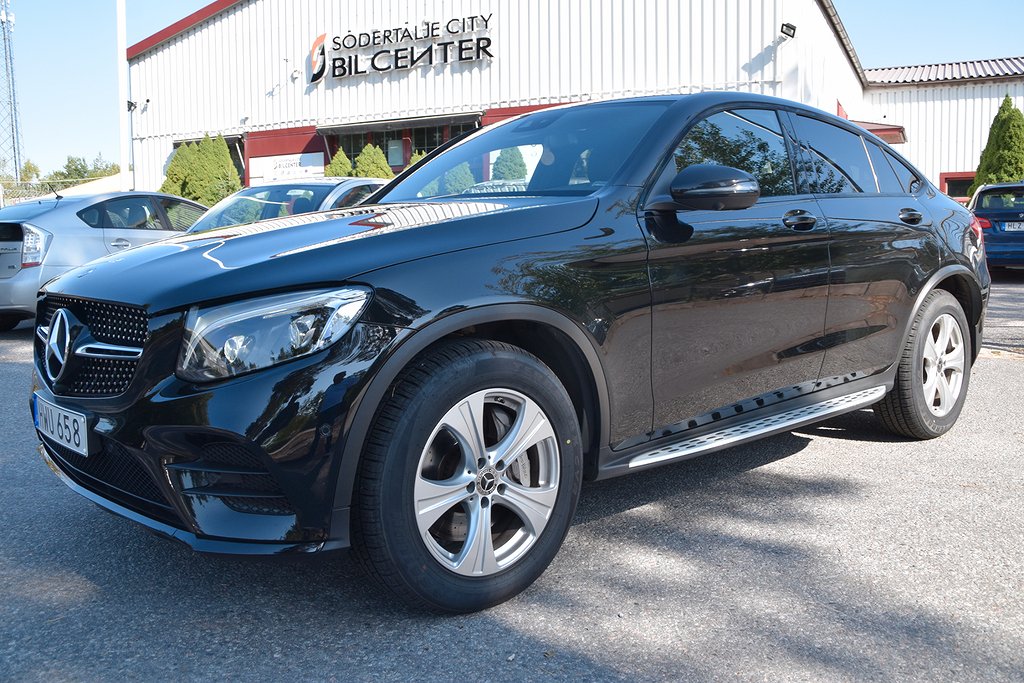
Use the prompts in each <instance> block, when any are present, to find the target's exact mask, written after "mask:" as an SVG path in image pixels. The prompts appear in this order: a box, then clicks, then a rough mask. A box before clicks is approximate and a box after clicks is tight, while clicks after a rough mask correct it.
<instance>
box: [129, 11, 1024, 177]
mask: <svg viewBox="0 0 1024 683" xmlns="http://www.w3.org/2000/svg"><path fill="white" fill-rule="evenodd" d="M789 27H792V29H793V30H790V28H789ZM783 29H785V32H784V30H783ZM788 33H793V35H788ZM128 59H129V74H130V87H131V100H132V101H133V102H134V103H135V104H136V107H135V109H134V111H133V112H132V114H131V116H132V119H131V135H132V139H133V150H132V152H133V165H134V169H135V186H136V187H137V188H139V189H152V188H156V187H158V186H159V185H160V184H161V182H162V181H163V177H164V170H165V168H166V165H167V162H168V161H169V159H170V157H171V155H172V153H173V151H174V149H175V147H176V146H177V145H180V144H182V143H183V142H187V141H190V140H196V139H199V138H201V137H202V136H203V135H206V134H210V135H217V134H221V135H224V136H225V139H226V140H227V141H228V143H229V146H230V147H231V149H232V150H233V153H234V155H235V156H236V162H237V164H238V166H239V168H240V170H241V171H242V172H243V173H244V175H245V177H246V181H247V182H248V183H254V182H256V183H258V182H261V181H263V180H269V179H272V178H281V177H297V176H303V175H320V174H322V173H323V166H324V165H325V163H326V162H327V161H328V160H329V159H330V158H331V156H333V154H335V153H336V152H337V151H338V150H339V149H341V150H344V151H345V152H346V153H347V154H348V155H349V156H350V157H352V158H354V156H355V154H357V153H358V152H359V151H360V150H361V149H362V147H363V146H364V145H365V144H368V143H372V144H375V145H378V146H380V147H381V148H382V149H383V150H384V151H385V153H386V155H387V157H388V161H389V163H390V164H391V165H392V167H393V168H394V169H395V170H398V169H400V168H402V167H403V166H405V165H406V164H407V163H408V160H409V157H410V156H411V155H412V153H413V152H415V151H420V150H423V151H429V150H430V149H433V148H434V147H437V146H438V145H440V144H442V143H443V142H444V141H445V140H447V139H449V138H451V137H453V136H455V135H457V134H459V133H460V132H462V131H464V130H466V129H469V128H474V127H477V126H479V125H487V124H489V123H493V122H496V121H500V120H502V119H504V118H507V117H509V116H513V115H516V114H519V113H522V112H525V111H530V110H533V109H538V108H542V107H545V106H551V105H555V104H562V103H566V102H581V101H587V100H599V99H608V98H615V97H629V96H638V95H653V94H663V93H686V92H695V91H699V90H739V91H747V92H756V93H762V94H767V95H775V96H779V97H784V98H788V99H793V100H797V101H800V102H804V103H807V104H810V105H813V106H816V107H819V108H821V109H824V110H826V111H829V112H831V113H839V114H840V115H845V116H847V117H848V118H851V119H853V120H855V121H858V122H864V124H865V125H866V126H867V127H868V128H869V129H871V130H873V131H874V132H876V133H878V134H879V135H881V136H882V137H883V138H884V139H886V140H888V141H890V142H894V143H903V141H904V140H905V143H904V147H903V150H902V151H903V152H904V153H905V154H906V155H907V156H908V158H909V159H910V160H911V161H913V162H915V163H917V164H918V165H920V166H921V168H922V170H923V171H924V172H925V173H926V174H928V175H929V177H931V178H932V179H933V180H934V181H936V182H939V181H940V176H941V175H942V174H943V173H946V172H955V173H963V172H964V171H973V168H974V167H975V166H976V165H977V158H978V155H979V154H980V151H981V146H983V145H984V137H985V136H986V135H987V132H988V124H989V122H991V118H992V116H993V115H994V113H995V109H996V108H998V106H999V101H1000V100H1001V99H1002V96H1003V94H1005V93H1003V92H1001V88H1004V86H1005V87H1006V88H1011V89H1015V90H1014V93H1015V95H1014V96H1015V97H1017V98H1018V99H1020V98H1022V97H1024V64H1021V65H1020V66H1021V68H1020V73H1019V74H1016V75H1014V71H1013V68H1010V69H1009V70H1008V71H1007V73H1005V74H1003V77H1002V79H1001V80H999V82H998V84H996V83H987V82H982V81H983V80H984V79H977V78H975V79H973V80H970V79H968V80H967V81H965V82H962V83H955V84H951V83H949V82H943V83H941V87H934V86H933V84H930V83H926V82H911V83H900V84H895V83H894V84H882V85H876V84H875V83H873V82H872V81H871V78H872V74H873V72H870V71H869V72H865V71H864V70H863V69H862V68H861V66H860V63H859V61H858V59H857V56H856V52H855V51H854V49H853V46H852V45H851V43H850V40H849V37H848V36H847V34H846V32H845V30H844V29H843V26H842V23H841V21H840V20H839V17H838V15H837V14H836V12H835V8H834V7H833V5H832V3H831V1H830V0H442V1H441V2H437V1H431V0H414V1H402V0H349V1H348V2H344V3H339V2H336V1H332V0H218V1H217V2H212V3H210V4H209V5H208V6H206V7H204V8H203V9H201V10H199V11H198V12H196V13H194V14H192V15H190V16H189V17H186V18H185V19H183V20H182V21H179V22H177V23H176V24H173V25H172V26H169V27H167V28H166V29H164V30H163V31H160V32H158V33H157V34H155V35H153V36H151V37H149V38H147V39H146V40H143V41H141V42H140V43H138V44H136V45H133V46H131V47H130V48H129V49H128ZM877 71H888V70H877ZM961 100H962V101H961ZM965 112H970V114H969V115H967V114H965ZM961 117H963V118H961ZM986 117H987V118H986ZM869 124H870V125H869ZM965 125H969V126H971V127H972V129H971V133H970V134H969V135H968V134H965V133H964V132H963V131H961V132H959V133H954V132H951V130H956V129H957V128H960V127H962V126H965ZM975 129H976V130H975ZM953 142H955V149H947V148H944V147H941V145H944V144H950V143H953ZM937 146H939V147H940V148H938V149H937Z"/></svg>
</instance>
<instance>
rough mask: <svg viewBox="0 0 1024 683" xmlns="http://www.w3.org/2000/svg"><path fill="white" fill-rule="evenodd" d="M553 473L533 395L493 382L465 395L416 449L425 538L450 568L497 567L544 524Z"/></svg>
mask: <svg viewBox="0 0 1024 683" xmlns="http://www.w3.org/2000/svg"><path fill="white" fill-rule="evenodd" d="M559 473H560V464H559V457H558V443H557V441H556V440H555V432H554V430H553V429H552V427H551V423H550V421H549V420H548V416H547V415H546V414H545V413H544V411H543V410H542V409H541V407H540V406H539V405H537V403H536V402H535V401H534V400H533V399H531V398H529V397H527V396H525V395H523V394H521V393H519V392H517V391H514V390H512V389H499V388H495V389H485V390H483V391H478V392H476V393H474V394H472V395H471V396H467V397H466V398H465V399H463V400H462V401H460V402H459V403H458V404H457V405H455V406H453V407H452V408H451V409H450V410H449V411H448V412H447V413H445V415H444V417H443V418H441V421H440V422H438V424H437V426H436V427H434V430H433V432H432V433H431V435H430V437H429V438H428V439H427V446H426V448H424V449H423V453H422V455H420V461H419V465H418V467H417V476H416V484H415V488H414V492H413V496H414V498H415V506H416V523H417V525H418V527H419V531H420V535H421V537H422V539H423V542H424V544H426V546H427V548H428V549H429V550H430V552H431V554H433V556H434V559H436V560H437V561H438V562H440V563H441V565H442V566H443V567H445V568H447V569H449V570H451V571H453V572H455V573H457V574H462V575H464V576H488V575H491V574H495V573H497V572H500V571H501V570H502V569H505V568H507V567H509V566H511V565H512V564H514V563H515V562H516V561H517V560H519V559H520V558H521V557H523V556H524V555H525V554H526V553H527V552H529V550H530V548H532V547H533V545H534V544H535V543H536V542H537V539H538V538H540V535H541V534H542V533H543V531H544V529H545V527H547V524H548V519H550V517H551V511H552V509H553V508H554V506H555V502H556V500H557V498H558V483H559Z"/></svg>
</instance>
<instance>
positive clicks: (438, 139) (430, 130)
mask: <svg viewBox="0 0 1024 683" xmlns="http://www.w3.org/2000/svg"><path fill="white" fill-rule="evenodd" d="M409 137H410V138H411V139H412V152H413V154H415V153H416V152H428V153H429V152H432V151H434V150H435V149H437V148H438V147H440V146H441V145H442V144H444V126H430V127H427V128H413V129H412V130H411V131H409Z"/></svg>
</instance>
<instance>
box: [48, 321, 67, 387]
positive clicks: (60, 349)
mask: <svg viewBox="0 0 1024 683" xmlns="http://www.w3.org/2000/svg"><path fill="white" fill-rule="evenodd" d="M70 350H71V321H70V320H68V311H67V309H66V308H61V309H59V310H58V311H57V312H56V313H54V314H53V318H51V319H50V333H49V334H48V335H46V355H45V358H44V363H43V365H44V366H45V368H46V376H47V377H49V378H50V381H51V382H56V381H57V378H58V377H60V373H61V372H62V371H63V370H64V363H66V362H67V359H68V352H69V351H70Z"/></svg>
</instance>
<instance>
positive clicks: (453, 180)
mask: <svg viewBox="0 0 1024 683" xmlns="http://www.w3.org/2000/svg"><path fill="white" fill-rule="evenodd" d="M473 185H476V178H474V177H473V172H472V171H471V170H469V163H467V162H465V161H463V162H462V163H461V164H459V165H458V166H456V167H455V168H453V169H452V170H450V171H448V172H447V173H445V174H444V193H445V194H459V193H461V192H463V191H464V190H466V189H469V188H470V187H472V186H473Z"/></svg>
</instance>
